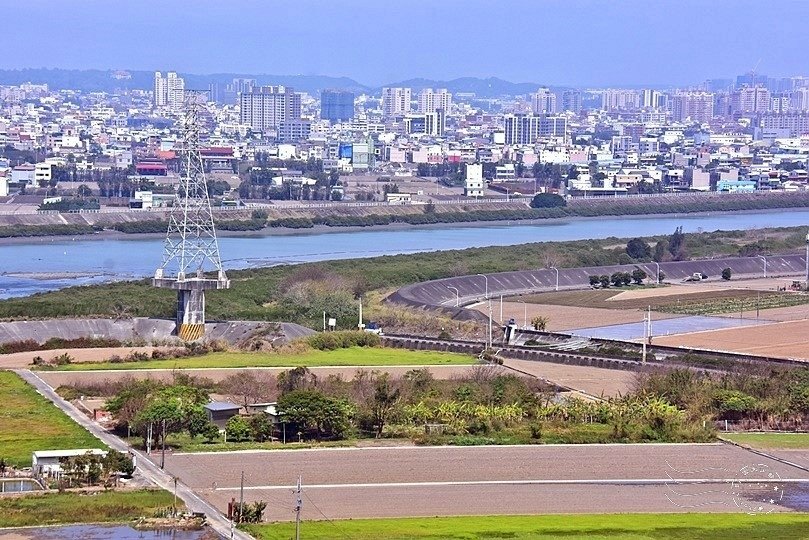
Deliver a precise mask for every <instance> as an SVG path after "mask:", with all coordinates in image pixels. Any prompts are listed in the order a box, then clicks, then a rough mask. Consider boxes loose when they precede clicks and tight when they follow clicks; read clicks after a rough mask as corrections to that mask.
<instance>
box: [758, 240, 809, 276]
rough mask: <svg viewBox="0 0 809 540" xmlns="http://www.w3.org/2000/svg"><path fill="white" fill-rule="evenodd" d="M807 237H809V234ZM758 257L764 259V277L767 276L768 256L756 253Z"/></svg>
mask: <svg viewBox="0 0 809 540" xmlns="http://www.w3.org/2000/svg"><path fill="white" fill-rule="evenodd" d="M807 238H809V235H807ZM756 258H757V259H761V260H762V261H764V277H765V278H766V277H767V257H765V256H764V255H756Z"/></svg>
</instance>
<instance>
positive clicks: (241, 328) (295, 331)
mask: <svg viewBox="0 0 809 540" xmlns="http://www.w3.org/2000/svg"><path fill="white" fill-rule="evenodd" d="M276 325H278V328H277V330H276V328H275V326H276ZM263 331H269V334H271V335H274V334H279V335H281V336H282V337H284V338H286V339H295V338H298V337H302V336H305V335H308V334H312V333H314V331H313V330H310V329H309V328H305V327H303V326H301V325H298V324H292V323H270V322H250V321H236V322H213V323H207V324H206V325H205V339H206V340H220V339H221V340H225V341H227V342H229V343H238V342H239V341H242V340H244V339H246V338H248V337H250V336H251V335H253V334H255V333H257V332H263ZM172 332H174V321H171V320H166V319H146V318H135V319H123V320H114V319H52V320H44V321H14V322H4V323H0V343H8V342H11V341H25V340H29V339H32V340H34V341H36V342H37V343H44V342H45V341H47V340H48V339H50V338H53V337H59V338H63V339H78V338H82V337H84V338H107V339H116V340H118V341H123V342H128V341H134V340H144V341H146V342H148V343H151V342H154V341H158V342H163V341H166V340H176V339H177V338H176V336H174V335H172Z"/></svg>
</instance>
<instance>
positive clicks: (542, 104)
mask: <svg viewBox="0 0 809 540" xmlns="http://www.w3.org/2000/svg"><path fill="white" fill-rule="evenodd" d="M531 110H532V111H533V112H534V114H553V113H555V112H556V94H554V93H553V92H551V91H550V90H549V89H547V88H540V89H539V90H537V91H536V93H535V94H531Z"/></svg>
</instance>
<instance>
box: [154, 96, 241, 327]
mask: <svg viewBox="0 0 809 540" xmlns="http://www.w3.org/2000/svg"><path fill="white" fill-rule="evenodd" d="M199 98H200V94H199V93H198V92H193V91H187V92H186V93H185V96H184V105H185V117H184V119H183V125H182V128H183V147H182V154H181V155H182V164H183V165H182V175H181V178H180V184H179V186H177V192H176V194H175V197H174V206H173V208H172V210H171V213H170V214H169V226H168V231H167V233H166V241H165V243H164V245H163V261H162V263H161V264H160V266H159V267H158V268H157V270H155V274H154V279H153V280H152V285H154V286H155V287H161V288H166V289H174V290H176V291H177V335H178V336H179V337H180V338H181V339H183V340H185V341H193V340H195V339H199V338H200V337H202V335H203V334H204V332H205V291H206V290H210V289H227V288H229V287H230V280H228V278H227V275H226V274H225V271H224V270H223V269H222V260H221V258H220V256H219V243H218V242H217V239H216V228H215V227H214V220H213V212H212V211H211V200H210V198H209V197H208V188H207V183H206V181H205V169H204V167H203V163H202V156H201V154H200V150H199V136H200V119H199V112H200V107H201V105H200V103H199ZM206 271H208V272H216V276H215V277H210V276H206V275H205V272H206Z"/></svg>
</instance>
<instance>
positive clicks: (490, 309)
mask: <svg viewBox="0 0 809 540" xmlns="http://www.w3.org/2000/svg"><path fill="white" fill-rule="evenodd" d="M491 346H492V300H491V298H490V299H489V340H488V341H487V342H486V347H489V348H490V347H491Z"/></svg>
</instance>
